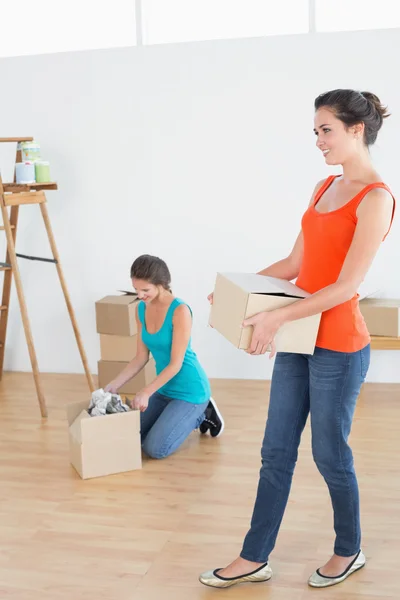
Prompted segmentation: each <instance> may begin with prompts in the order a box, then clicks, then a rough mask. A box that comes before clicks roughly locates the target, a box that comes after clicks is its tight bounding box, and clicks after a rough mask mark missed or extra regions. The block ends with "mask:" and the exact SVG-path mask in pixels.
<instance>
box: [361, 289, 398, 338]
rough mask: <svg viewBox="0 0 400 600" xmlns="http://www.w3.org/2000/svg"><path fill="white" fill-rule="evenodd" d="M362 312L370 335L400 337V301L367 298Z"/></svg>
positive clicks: (362, 302)
mask: <svg viewBox="0 0 400 600" xmlns="http://www.w3.org/2000/svg"><path fill="white" fill-rule="evenodd" d="M360 310H361V313H362V315H363V317H364V320H365V323H366V325H367V328H368V331H369V333H370V335H380V336H387V337H400V300H398V299H394V300H389V299H386V298H365V299H364V300H361V302H360Z"/></svg>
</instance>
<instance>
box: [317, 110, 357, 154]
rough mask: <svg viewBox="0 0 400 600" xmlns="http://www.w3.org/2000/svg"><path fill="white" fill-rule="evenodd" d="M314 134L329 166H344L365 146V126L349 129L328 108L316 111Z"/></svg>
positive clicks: (355, 126)
mask: <svg viewBox="0 0 400 600" xmlns="http://www.w3.org/2000/svg"><path fill="white" fill-rule="evenodd" d="M314 132H315V135H316V136H317V148H318V149H319V150H320V151H321V152H322V154H323V155H324V158H325V163H326V164H327V165H342V164H343V163H345V162H346V161H347V160H348V159H349V158H352V157H353V156H354V155H355V154H358V153H359V152H360V149H361V147H362V146H363V139H362V135H363V124H362V123H360V124H358V125H354V126H353V127H349V128H347V127H346V126H345V124H344V123H343V122H342V121H341V120H340V119H337V118H336V117H335V115H334V113H333V112H332V111H331V110H329V109H327V108H319V109H318V110H317V111H316V113H315V117H314Z"/></svg>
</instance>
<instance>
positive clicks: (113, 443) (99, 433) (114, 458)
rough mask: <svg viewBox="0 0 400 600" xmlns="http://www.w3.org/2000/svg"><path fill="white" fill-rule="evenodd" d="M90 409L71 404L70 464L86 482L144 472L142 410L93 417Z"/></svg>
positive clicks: (83, 404) (69, 417) (86, 405)
mask: <svg viewBox="0 0 400 600" xmlns="http://www.w3.org/2000/svg"><path fill="white" fill-rule="evenodd" d="M87 408H88V402H74V403H73V404H69V405H67V419H68V425H69V451H70V461H71V464H72V466H73V467H74V468H75V470H76V471H77V472H78V473H79V475H80V476H81V477H82V479H90V478H92V477H102V476H105V475H113V474H115V473H124V472H126V471H134V470H136V469H141V468H142V451H141V444H140V411H137V410H131V411H129V412H126V413H116V414H111V415H104V416H100V417H91V416H90V415H89V413H88V412H87Z"/></svg>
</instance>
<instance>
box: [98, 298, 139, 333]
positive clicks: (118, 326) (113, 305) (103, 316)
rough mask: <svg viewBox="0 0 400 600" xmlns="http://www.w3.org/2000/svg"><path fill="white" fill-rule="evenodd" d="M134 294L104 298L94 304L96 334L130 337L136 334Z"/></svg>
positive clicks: (135, 301) (135, 299) (135, 300)
mask: <svg viewBox="0 0 400 600" xmlns="http://www.w3.org/2000/svg"><path fill="white" fill-rule="evenodd" d="M137 301H138V300H137V296H136V294H124V295H122V296H106V297H105V298H102V299H101V300H98V301H97V302H96V328H97V333H105V334H108V335H124V336H131V335H135V334H136V333H137V327H136V318H135V313H136V304H137Z"/></svg>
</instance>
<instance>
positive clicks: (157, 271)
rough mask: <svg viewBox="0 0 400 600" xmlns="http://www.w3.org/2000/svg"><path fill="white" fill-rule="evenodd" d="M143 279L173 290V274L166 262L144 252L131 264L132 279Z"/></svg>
mask: <svg viewBox="0 0 400 600" xmlns="http://www.w3.org/2000/svg"><path fill="white" fill-rule="evenodd" d="M133 277H134V278H135V279H142V280H143V281H148V282H149V283H152V284H153V285H162V287H163V288H164V289H166V290H168V291H171V288H170V284H171V274H170V272H169V269H168V267H167V265H166V263H165V262H164V261H163V260H161V258H158V256H150V254H142V256H139V257H138V258H137V259H136V260H135V261H134V262H133V264H132V266H131V279H132V278H133Z"/></svg>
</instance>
